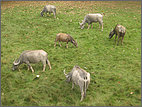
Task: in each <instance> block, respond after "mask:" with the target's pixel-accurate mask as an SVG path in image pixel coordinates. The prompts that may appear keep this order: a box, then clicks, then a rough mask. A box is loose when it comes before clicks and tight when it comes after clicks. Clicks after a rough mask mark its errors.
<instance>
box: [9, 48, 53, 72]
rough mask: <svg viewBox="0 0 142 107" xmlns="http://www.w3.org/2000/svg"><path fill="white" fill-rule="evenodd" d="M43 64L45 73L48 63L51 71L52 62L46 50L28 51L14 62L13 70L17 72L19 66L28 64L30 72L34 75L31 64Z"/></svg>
mask: <svg viewBox="0 0 142 107" xmlns="http://www.w3.org/2000/svg"><path fill="white" fill-rule="evenodd" d="M40 61H41V62H42V63H43V71H45V68H46V63H48V65H49V68H50V69H51V65H50V62H49V60H48V58H47V53H46V52H45V51H44V50H26V51H23V52H22V54H21V55H20V57H19V58H18V59H17V60H15V61H14V62H13V68H12V70H16V69H17V68H18V66H19V65H21V64H22V63H26V64H27V65H28V70H29V69H31V70H32V73H33V72H34V70H33V68H32V66H31V65H30V63H38V62H40Z"/></svg>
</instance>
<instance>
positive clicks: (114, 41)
mask: <svg viewBox="0 0 142 107" xmlns="http://www.w3.org/2000/svg"><path fill="white" fill-rule="evenodd" d="M116 38H117V34H116V35H115V39H114V42H115V43H116Z"/></svg>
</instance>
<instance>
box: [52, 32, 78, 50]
mask: <svg viewBox="0 0 142 107" xmlns="http://www.w3.org/2000/svg"><path fill="white" fill-rule="evenodd" d="M57 41H59V45H60V46H61V44H60V41H62V42H66V43H67V44H66V48H68V42H71V43H72V44H73V45H74V46H76V47H78V45H77V42H76V41H75V40H74V39H73V38H72V37H71V36H70V35H69V34H66V33H58V34H57V36H56V39H55V44H54V47H56V42H57Z"/></svg>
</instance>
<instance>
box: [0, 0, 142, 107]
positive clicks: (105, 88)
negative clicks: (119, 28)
mask: <svg viewBox="0 0 142 107" xmlns="http://www.w3.org/2000/svg"><path fill="white" fill-rule="evenodd" d="M47 3H48V4H52V5H55V6H56V8H57V19H56V20H55V19H54V17H53V14H52V15H51V16H49V15H47V16H44V17H41V16H40V12H41V10H42V9H43V7H44V5H46V4H47ZM1 5H2V6H1V105H2V106H140V105H141V2H133V1H131V2H128V1H127V2H121V1H118V2H116V1H115V2H110V1H108V2H103V1H98V2H95V1H92V2H71V1H69V2H65V1H64V2H55V1H54V2H53V1H50V2H46V1H43V2H41V1H39V2H2V4H1ZM88 13H105V15H104V17H103V21H104V31H103V32H102V31H101V29H99V24H98V23H95V25H94V26H93V27H94V28H93V29H91V28H90V29H89V30H88V29H87V24H86V26H85V28H84V29H83V30H81V29H80V26H79V22H81V20H83V19H84V16H85V15H86V14H88ZM116 24H122V25H123V26H125V27H126V29H127V30H126V35H125V38H124V44H123V46H121V45H119V46H116V45H114V37H113V38H112V39H110V40H109V39H108V36H109V32H110V31H111V29H112V28H114V27H115V25H116ZM61 32H62V33H68V34H70V35H72V37H73V38H74V39H75V40H77V42H78V48H76V47H74V46H73V44H71V43H69V48H68V49H66V48H65V45H66V44H65V43H62V47H59V44H58V43H57V46H56V48H54V40H55V37H56V34H57V33H61ZM35 49H43V50H45V51H46V52H47V53H48V58H49V60H50V63H51V66H52V70H49V67H48V66H47V68H46V71H45V72H42V64H41V63H39V64H33V69H34V70H35V73H34V74H32V72H31V71H27V66H26V65H25V64H23V65H21V66H20V71H18V70H16V71H14V72H13V71H12V63H13V61H14V60H15V59H16V58H18V57H19V55H20V54H21V52H22V51H24V50H35ZM74 65H79V66H80V67H81V68H83V69H85V70H86V71H87V72H89V73H90V74H91V83H90V85H89V87H88V90H87V96H86V98H85V99H84V100H83V101H82V102H80V97H81V95H80V89H79V87H78V86H76V87H75V89H74V90H71V86H72V84H71V83H70V84H68V83H66V82H65V76H64V74H63V70H64V69H66V72H70V71H71V70H72V68H73V66H74ZM36 75H40V78H39V79H36V80H35V79H34V78H35V77H36Z"/></svg>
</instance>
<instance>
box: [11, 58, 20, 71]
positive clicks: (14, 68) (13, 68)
mask: <svg viewBox="0 0 142 107" xmlns="http://www.w3.org/2000/svg"><path fill="white" fill-rule="evenodd" d="M19 64H20V60H18V61H16V60H15V61H14V62H13V67H12V70H13V71H14V70H16V69H17V68H18V66H19Z"/></svg>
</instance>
